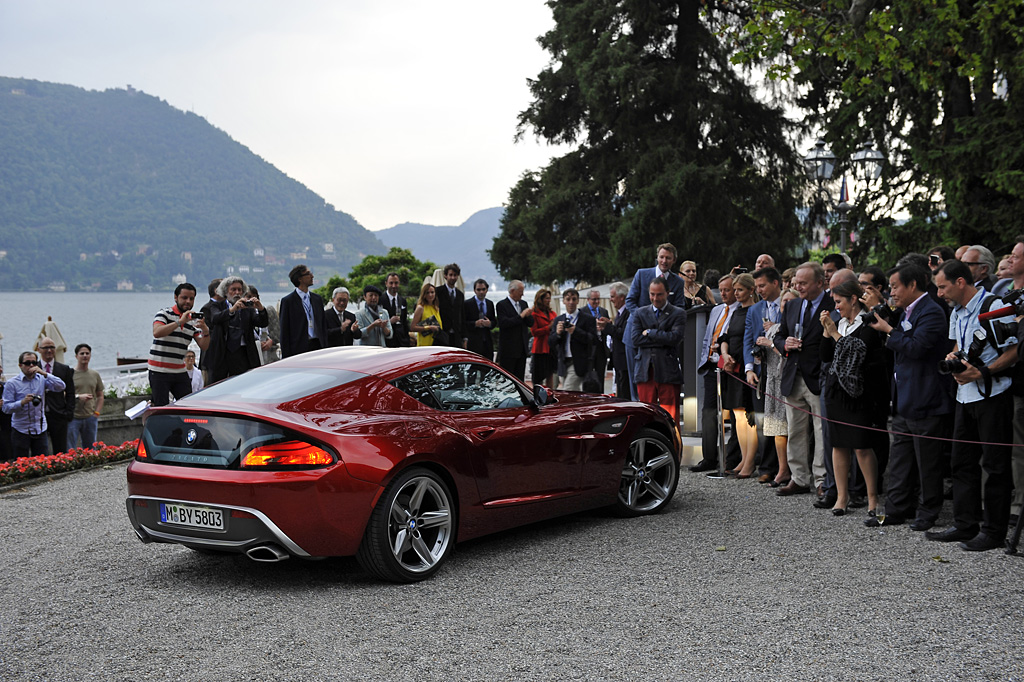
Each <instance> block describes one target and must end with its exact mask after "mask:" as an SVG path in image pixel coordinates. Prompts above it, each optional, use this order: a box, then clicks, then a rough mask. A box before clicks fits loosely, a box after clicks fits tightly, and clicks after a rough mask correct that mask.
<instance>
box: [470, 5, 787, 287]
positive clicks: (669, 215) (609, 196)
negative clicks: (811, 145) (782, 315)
mask: <svg viewBox="0 0 1024 682" xmlns="http://www.w3.org/2000/svg"><path fill="white" fill-rule="evenodd" d="M548 5H549V6H550V7H551V9H552V11H553V13H554V19H555V22H556V25H555V28H554V29H552V30H551V31H550V32H549V33H547V34H546V35H544V36H542V37H541V38H540V39H539V42H540V44H541V45H542V46H543V47H544V49H545V50H547V51H548V52H549V53H550V54H551V61H550V63H549V65H548V66H547V67H546V68H545V69H544V70H543V71H541V73H540V74H539V75H538V76H537V78H536V79H535V80H530V81H529V84H530V89H531V92H532V94H533V98H534V99H533V101H532V103H531V104H530V106H529V107H528V108H527V109H526V110H525V111H523V112H522V113H521V114H520V116H519V126H518V136H519V137H522V136H523V135H525V134H527V132H528V131H532V132H533V134H535V135H536V136H537V137H538V138H542V139H544V140H547V141H549V142H552V143H563V144H569V145H573V146H574V147H575V148H574V150H573V151H571V152H569V153H567V154H565V155H564V156H561V157H559V158H555V159H553V160H552V161H551V163H550V164H549V165H548V166H547V167H545V168H543V169H541V170H539V171H530V172H527V173H525V174H524V175H523V177H522V178H521V179H520V181H519V182H518V183H517V184H516V185H515V187H513V188H512V190H511V191H510V193H509V201H508V207H507V210H506V212H505V217H504V219H503V220H502V232H501V234H500V235H499V236H498V237H497V238H495V240H494V248H493V249H492V250H491V251H490V254H491V258H492V260H493V261H494V262H495V263H496V264H497V265H498V268H499V271H500V272H501V273H502V274H503V275H504V276H506V277H519V278H524V279H529V280H532V281H535V282H545V281H555V280H557V281H578V280H581V279H582V280H588V281H591V282H596V281H604V280H608V279H612V278H619V277H624V276H628V275H629V274H631V273H632V271H633V270H634V269H635V268H637V267H639V266H646V265H648V264H649V263H651V262H652V261H653V258H654V247H655V245H657V244H658V243H660V242H666V241H670V242H673V243H674V244H675V245H676V246H677V247H678V248H679V250H680V253H681V256H682V257H684V258H689V259H692V260H695V261H697V262H698V263H699V264H700V265H701V267H702V268H703V267H727V266H731V265H734V264H736V263H752V262H753V260H754V258H755V257H756V255H757V254H758V253H760V252H762V251H770V252H775V253H776V254H779V253H780V245H790V244H794V243H795V242H796V241H797V239H798V236H799V223H798V220H797V218H796V216H795V200H794V185H795V182H796V179H797V178H798V177H799V172H800V171H799V164H798V162H797V159H796V157H795V155H794V153H793V151H792V150H791V148H790V147H789V145H788V144H787V140H786V133H787V121H786V119H785V117H784V116H783V114H782V111H781V109H780V108H778V107H774V106H772V105H770V104H768V103H766V102H765V101H763V99H762V98H759V97H757V96H756V95H755V93H754V92H753V89H752V87H751V84H750V83H749V82H748V80H746V79H744V78H743V77H742V75H741V74H739V73H737V71H736V70H735V68H734V67H733V66H732V64H731V63H730V56H731V55H730V51H729V49H727V46H725V45H724V44H723V42H722V41H721V39H720V38H719V33H720V32H721V30H722V28H723V27H724V26H726V25H728V24H730V23H731V24H733V25H735V24H736V22H739V21H745V20H746V17H739V16H737V15H736V14H734V11H735V9H734V7H733V6H732V5H730V4H728V3H725V2H718V0H710V1H707V2H701V0H683V1H681V2H668V1H667V0H619V1H616V0H558V1H557V2H556V1H554V0H552V1H551V2H549V3H548Z"/></svg>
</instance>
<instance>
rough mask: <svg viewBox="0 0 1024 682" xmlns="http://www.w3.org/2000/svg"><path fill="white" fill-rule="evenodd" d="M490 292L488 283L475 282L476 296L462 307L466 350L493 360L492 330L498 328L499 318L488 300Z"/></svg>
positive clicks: (474, 290)
mask: <svg viewBox="0 0 1024 682" xmlns="http://www.w3.org/2000/svg"><path fill="white" fill-rule="evenodd" d="M489 290H490V286H489V285H488V284H487V282H486V281H484V280H482V279H478V280H477V281H475V282H473V293H474V294H475V295H474V296H473V297H472V298H471V299H469V300H468V301H466V302H465V303H464V304H463V306H462V310H463V324H464V327H463V328H464V329H465V330H466V348H467V349H468V350H471V351H473V352H474V353H479V354H480V355H482V356H484V357H485V358H487V359H488V360H493V359H494V341H493V340H492V339H491V330H492V329H494V327H495V326H497V324H498V318H497V317H496V316H495V313H494V304H493V303H491V302H490V301H488V300H487V292H488V291H489Z"/></svg>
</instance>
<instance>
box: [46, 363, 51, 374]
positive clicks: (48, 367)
mask: <svg viewBox="0 0 1024 682" xmlns="http://www.w3.org/2000/svg"><path fill="white" fill-rule="evenodd" d="M46 373H47V374H49V373H50V363H46Z"/></svg>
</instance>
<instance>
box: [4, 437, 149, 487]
mask: <svg viewBox="0 0 1024 682" xmlns="http://www.w3.org/2000/svg"><path fill="white" fill-rule="evenodd" d="M138 444H139V441H138V440H137V439H136V440H129V441H125V442H124V443H121V444H120V445H107V444H105V443H96V444H95V445H93V447H91V448H77V449H74V450H68V451H67V452H62V453H60V454H56V455H39V456H37V457H20V458H18V459H16V460H14V461H13V462H3V463H0V485H9V484H11V483H19V482H21V481H25V480H28V479H30V478H39V477H42V476H49V475H50V474H58V473H61V472H62V471H74V470H75V469H84V468H86V467H91V466H96V465H97V464H106V463H107V462H116V461H118V460H122V459H130V458H132V457H134V456H135V448H136V446H137V445H138Z"/></svg>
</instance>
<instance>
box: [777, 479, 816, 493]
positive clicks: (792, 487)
mask: <svg viewBox="0 0 1024 682" xmlns="http://www.w3.org/2000/svg"><path fill="white" fill-rule="evenodd" d="M809 492H811V489H810V488H808V487H807V486H805V485H797V484H796V483H794V482H793V481H790V482H789V483H787V484H786V485H784V486H782V487H781V488H779V489H778V490H776V491H775V494H776V495H778V496H779V497H789V496H790V495H806V494H807V493H809Z"/></svg>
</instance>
